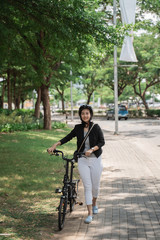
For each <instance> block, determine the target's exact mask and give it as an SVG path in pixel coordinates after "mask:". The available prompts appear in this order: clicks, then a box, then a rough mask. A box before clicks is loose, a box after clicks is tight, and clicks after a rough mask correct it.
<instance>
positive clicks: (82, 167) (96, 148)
mask: <svg viewBox="0 0 160 240" xmlns="http://www.w3.org/2000/svg"><path fill="white" fill-rule="evenodd" d="M79 116H80V119H81V121H82V123H81V124H77V125H75V127H74V129H73V130H72V131H71V132H70V133H69V134H68V135H67V136H66V137H64V138H63V139H61V140H60V141H59V142H57V143H55V144H54V145H53V146H52V147H50V148H49V149H48V152H49V153H52V152H53V151H54V150H55V149H56V147H57V146H59V145H62V144H64V143H67V142H68V141H70V140H71V139H72V138H73V137H77V150H78V149H79V148H80V146H81V144H82V142H83V139H84V137H85V135H86V133H87V132H88V131H89V129H90V128H91V127H92V125H93V122H92V121H91V120H92V117H93V110H92V108H91V107H90V106H89V105H82V106H81V107H80V108H79ZM104 144H105V142H104V136H103V133H102V130H101V128H100V127H99V125H98V124H95V125H94V126H93V128H92V129H91V131H90V133H89V136H88V137H87V139H86V141H85V143H84V144H83V146H82V148H81V150H80V151H81V152H85V156H84V157H81V158H79V159H78V170H79V173H80V176H81V178H82V182H83V185H84V190H85V201H86V205H87V209H88V216H87V218H86V219H85V223H90V222H92V219H93V217H92V211H93V214H97V213H98V207H97V205H96V201H97V197H98V193H99V186H100V177H101V173H102V169H103V166H102V162H101V161H102V160H101V154H102V146H103V145H104Z"/></svg>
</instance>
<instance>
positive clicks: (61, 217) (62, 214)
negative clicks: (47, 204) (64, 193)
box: [58, 197, 67, 230]
mask: <svg viewBox="0 0 160 240" xmlns="http://www.w3.org/2000/svg"><path fill="white" fill-rule="evenodd" d="M58 210H59V211H58V228H59V230H62V229H63V227H64V221H65V215H66V212H67V199H66V198H64V197H61V200H60V204H59V209H58Z"/></svg>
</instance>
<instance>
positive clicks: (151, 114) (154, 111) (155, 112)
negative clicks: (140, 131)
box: [145, 109, 160, 117]
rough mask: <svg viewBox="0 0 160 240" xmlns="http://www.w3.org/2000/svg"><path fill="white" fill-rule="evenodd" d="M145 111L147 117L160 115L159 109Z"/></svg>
mask: <svg viewBox="0 0 160 240" xmlns="http://www.w3.org/2000/svg"><path fill="white" fill-rule="evenodd" d="M145 111H146V115H147V116H148V117H160V109H147V110H145Z"/></svg>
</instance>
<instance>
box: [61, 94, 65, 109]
mask: <svg viewBox="0 0 160 240" xmlns="http://www.w3.org/2000/svg"><path fill="white" fill-rule="evenodd" d="M61 100H62V112H63V113H65V106H64V95H61Z"/></svg>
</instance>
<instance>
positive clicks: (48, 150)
mask: <svg viewBox="0 0 160 240" xmlns="http://www.w3.org/2000/svg"><path fill="white" fill-rule="evenodd" d="M55 149H56V146H54V145H53V146H52V147H50V148H48V149H47V152H48V153H49V154H51V153H53V151H54V150H55Z"/></svg>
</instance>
